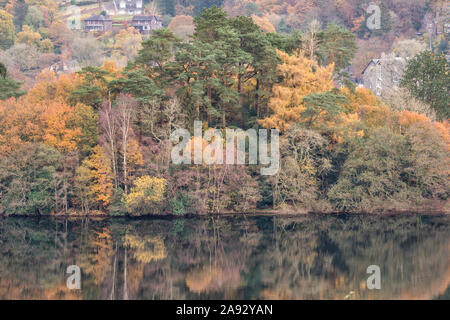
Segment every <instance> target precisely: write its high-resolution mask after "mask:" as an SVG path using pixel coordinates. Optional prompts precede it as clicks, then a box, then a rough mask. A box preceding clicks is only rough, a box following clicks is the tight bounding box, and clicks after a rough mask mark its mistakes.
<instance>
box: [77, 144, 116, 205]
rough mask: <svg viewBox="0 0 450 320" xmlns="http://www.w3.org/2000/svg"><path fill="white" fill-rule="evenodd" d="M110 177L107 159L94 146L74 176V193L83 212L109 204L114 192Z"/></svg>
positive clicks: (97, 147)
mask: <svg viewBox="0 0 450 320" xmlns="http://www.w3.org/2000/svg"><path fill="white" fill-rule="evenodd" d="M112 177H113V175H112V170H111V163H110V161H109V159H108V157H107V156H106V154H105V153H104V151H103V149H102V148H101V147H100V146H96V147H95V148H94V149H93V152H92V155H91V156H89V157H88V158H86V159H84V160H83V162H82V164H81V166H80V167H79V168H78V169H77V173H76V175H75V192H76V194H77V196H78V198H79V199H80V202H81V206H82V208H83V211H85V212H89V210H90V209H91V208H93V207H97V208H99V209H101V208H103V207H106V206H107V205H109V204H110V203H111V197H112V195H113V191H114V187H113V179H112Z"/></svg>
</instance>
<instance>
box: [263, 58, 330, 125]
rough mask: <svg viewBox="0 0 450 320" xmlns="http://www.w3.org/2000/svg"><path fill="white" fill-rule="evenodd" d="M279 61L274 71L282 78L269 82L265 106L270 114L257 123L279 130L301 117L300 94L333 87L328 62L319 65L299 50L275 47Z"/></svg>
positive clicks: (301, 97)
mask: <svg viewBox="0 0 450 320" xmlns="http://www.w3.org/2000/svg"><path fill="white" fill-rule="evenodd" d="M277 53H278V56H279V57H280V58H281V61H282V63H281V64H280V65H279V66H278V74H279V75H280V76H281V77H282V78H283V81H282V82H281V83H279V84H276V85H274V86H273V89H272V97H271V98H270V101H269V108H270V109H271V111H272V115H271V116H269V117H267V118H265V119H263V120H260V121H259V123H260V124H261V125H262V126H263V127H265V128H268V129H271V128H275V129H278V130H280V131H281V132H283V131H285V130H287V128H288V127H289V126H290V125H291V124H293V123H296V122H299V121H300V119H301V115H302V112H303V111H305V110H306V108H305V106H304V104H303V98H304V97H306V96H308V95H310V94H312V93H321V92H327V91H330V90H331V89H332V88H333V68H334V65H333V64H330V65H329V66H327V67H321V66H319V65H318V63H317V62H316V61H314V60H310V59H308V58H307V57H305V55H304V54H303V53H298V54H297V55H289V54H287V53H285V52H283V51H280V50H277Z"/></svg>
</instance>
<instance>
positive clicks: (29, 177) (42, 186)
mask: <svg viewBox="0 0 450 320" xmlns="http://www.w3.org/2000/svg"><path fill="white" fill-rule="evenodd" d="M60 161H61V155H60V154H59V153H58V152H57V151H56V150H55V149H53V148H50V147H47V146H44V145H40V144H31V145H26V146H25V147H24V148H22V149H19V150H16V151H15V152H13V153H12V154H11V155H10V156H8V157H7V158H2V159H0V203H1V205H0V212H2V213H3V214H6V215H36V214H37V215H40V214H49V213H51V212H52V211H56V210H58V209H59V203H58V200H59V199H60V192H61V183H62V180H61V177H60V175H59V170H60V168H61V162H60Z"/></svg>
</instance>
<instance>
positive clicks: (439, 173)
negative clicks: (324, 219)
mask: <svg viewBox="0 0 450 320" xmlns="http://www.w3.org/2000/svg"><path fill="white" fill-rule="evenodd" d="M348 149H349V154H348V157H347V158H346V160H345V163H344V164H343V166H342V169H341V172H340V175H339V179H338V182H337V183H336V184H335V185H334V186H333V187H332V188H331V189H330V191H329V192H328V198H329V199H330V201H332V203H334V204H335V205H336V207H337V208H338V209H340V210H362V211H369V212H373V210H374V209H375V208H376V207H377V206H378V207H380V205H382V204H383V203H384V205H385V207H387V206H388V205H389V204H390V203H392V202H393V203H395V202H408V201H409V202H412V203H414V202H417V201H421V200H422V199H423V198H424V197H427V198H444V199H446V198H447V197H448V190H449V182H448V172H449V171H448V170H449V168H450V164H449V160H448V156H447V155H445V153H446V152H445V145H444V142H443V140H442V137H441V136H440V135H439V133H438V132H437V131H436V129H434V128H433V127H432V126H431V125H429V124H427V123H423V122H422V123H420V122H419V123H416V124H414V125H412V126H411V127H410V128H409V129H408V132H407V133H406V135H401V134H398V133H394V132H392V131H391V130H390V129H388V128H379V129H375V130H373V131H372V132H370V135H369V137H368V138H366V139H359V138H357V139H354V140H353V141H352V142H351V143H350V145H349V146H348ZM437 168H439V169H437Z"/></svg>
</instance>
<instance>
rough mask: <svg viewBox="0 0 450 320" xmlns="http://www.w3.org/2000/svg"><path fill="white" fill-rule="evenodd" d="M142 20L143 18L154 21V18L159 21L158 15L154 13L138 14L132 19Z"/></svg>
mask: <svg viewBox="0 0 450 320" xmlns="http://www.w3.org/2000/svg"><path fill="white" fill-rule="evenodd" d="M138 20H139V21H142V20H146V21H152V20H156V21H159V19H158V17H157V16H154V15H136V16H133V20H132V21H138Z"/></svg>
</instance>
